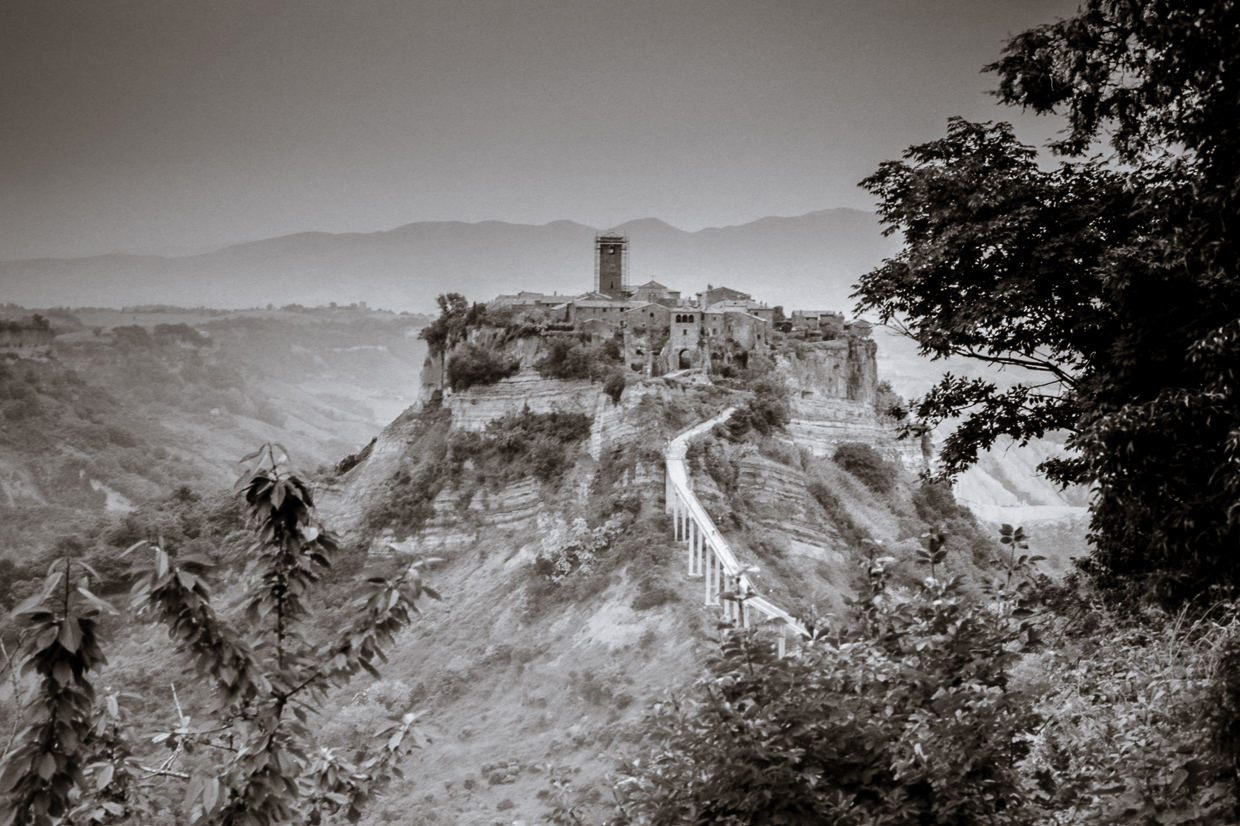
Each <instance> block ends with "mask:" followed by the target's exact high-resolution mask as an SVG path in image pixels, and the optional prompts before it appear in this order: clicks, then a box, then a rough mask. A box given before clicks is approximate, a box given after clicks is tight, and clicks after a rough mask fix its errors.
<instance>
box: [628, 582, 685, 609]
mask: <svg viewBox="0 0 1240 826" xmlns="http://www.w3.org/2000/svg"><path fill="white" fill-rule="evenodd" d="M678 599H680V594H678V593H676V591H675V590H674V589H672V588H668V587H667V586H666V585H653V586H651V587H648V588H647V589H645V590H643V591H642V592H641V593H639V594H638V595H637V596H635V597H633V602H632V604H631V605H630V606H629V607H631V608H632V609H633V610H634V611H647V610H649V609H651V608H658V607H659V606H660V605H667V604H668V603H669V602H675V601H676V600H678Z"/></svg>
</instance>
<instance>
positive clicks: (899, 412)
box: [874, 379, 908, 422]
mask: <svg viewBox="0 0 1240 826" xmlns="http://www.w3.org/2000/svg"><path fill="white" fill-rule="evenodd" d="M874 413H875V415H877V416H878V417H879V418H880V419H886V420H889V421H897V422H898V421H902V420H903V419H904V418H905V417H906V416H907V415H908V405H907V404H906V403H905V401H904V398H903V397H902V396H900V394H899V393H897V392H896V391H895V389H894V388H892V386H891V382H889V381H887V380H885V379H884V380H883V381H880V382H879V383H878V387H876V388H875V389H874Z"/></svg>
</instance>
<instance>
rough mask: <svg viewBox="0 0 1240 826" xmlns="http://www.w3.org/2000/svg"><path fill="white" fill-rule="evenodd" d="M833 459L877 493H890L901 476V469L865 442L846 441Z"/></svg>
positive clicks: (836, 451)
mask: <svg viewBox="0 0 1240 826" xmlns="http://www.w3.org/2000/svg"><path fill="white" fill-rule="evenodd" d="M831 460H832V461H833V462H835V463H836V464H837V465H839V466H840V467H842V468H843V469H844V470H846V471H848V472H849V473H850V474H852V476H853V477H854V478H856V479H857V481H859V482H861V484H863V485H865V486H866V487H867V488H869V489H870V490H872V491H874V492H875V493H890V492H891V489H892V488H893V487H895V484H896V480H897V479H898V478H899V469H898V468H896V466H895V465H893V464H892V463H891V462H888V461H887V460H886V459H884V458H883V457H882V455H880V454H879V452H878V451H877V450H875V449H874V448H873V447H871V446H870V445H867V444H865V443H863V442H845V443H844V444H842V445H840V446H839V447H837V448H836V449H835V454H834V455H832V457H831Z"/></svg>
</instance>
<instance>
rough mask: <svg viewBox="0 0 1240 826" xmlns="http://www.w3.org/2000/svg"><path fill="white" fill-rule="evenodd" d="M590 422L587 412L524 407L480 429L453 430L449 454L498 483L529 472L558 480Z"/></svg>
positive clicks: (546, 479)
mask: <svg viewBox="0 0 1240 826" xmlns="http://www.w3.org/2000/svg"><path fill="white" fill-rule="evenodd" d="M592 421H593V419H592V418H591V417H590V416H589V415H587V414H585V413H569V412H565V411H560V410H553V411H551V412H550V413H534V412H533V411H531V410H530V409H529V408H528V407H527V408H524V409H523V410H522V411H521V412H519V413H507V414H505V415H503V416H500V417H499V418H498V419H494V420H492V421H491V422H489V423H488V424H487V427H486V430H484V431H483V432H481V433H478V432H476V431H470V430H462V431H457V432H455V433H453V434H452V437H451V438H450V440H449V449H450V451H451V459H452V461H453V462H455V463H457V464H463V463H464V462H467V461H468V462H471V463H472V464H473V466H474V470H475V475H476V478H477V479H478V481H479V482H483V481H485V482H488V483H490V484H499V483H501V482H506V481H514V480H516V479H521V478H523V477H525V476H533V477H534V478H535V479H538V480H539V481H540V482H546V483H549V484H554V483H558V482H559V480H560V479H561V478H562V477H563V475H564V473H565V471H567V470H568V469H569V468H570V467H572V464H573V462H572V457H571V451H572V450H573V449H575V448H576V446H577V445H578V444H579V443H580V442H581V441H583V440H584V439H585V438H586V437H588V436H589V435H590V426H591V423H592Z"/></svg>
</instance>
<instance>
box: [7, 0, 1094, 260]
mask: <svg viewBox="0 0 1240 826" xmlns="http://www.w3.org/2000/svg"><path fill="white" fill-rule="evenodd" d="M1076 6H1077V0H752V2H735V1H734V0H701V1H699V0H653V1H651V2H646V1H645V0H643V1H642V2H620V0H613V1H612V2H601V1H596V0H508V1H507V2H499V0H489V2H470V0H449V2H423V1H422V0H393V1H392V2H381V0H332V1H331V2H324V1H323V0H72V1H69V0H3V2H0V259H12V258H28V257H37V256H66V255H84V254H91V253H98V252H105V251H113V250H125V251H158V252H169V253H174V252H178V251H193V250H196V249H197V248H203V247H208V246H210V245H222V244H225V243H228V242H233V241H240V240H249V239H255V238H264V237H269V236H273V235H280V234H285V233H291V232H298V231H302V230H326V231H333V232H340V231H374V230H381V229H389V228H391V227H394V226H398V225H401V224H405V223H409V222H412V221H422V220H464V221H480V220H487V219H499V220H505V221H515V222H522V223H545V222H548V221H553V220H557V219H561V218H567V219H571V220H574V221H579V222H581V223H585V224H590V225H593V226H599V227H603V226H608V225H612V224H618V223H621V222H623V221H626V220H629V219H632V218H638V217H646V216H653V217H658V218H662V219H663V220H665V221H667V222H669V223H671V224H673V225H676V226H679V227H681V228H684V229H699V228H701V227H704V226H719V225H727V224H737V223H743V222H746V221H750V220H753V219H756V218H760V217H762V216H765V215H797V214H802V213H805V212H809V211H812V210H816V209H823V208H827V207H836V206H852V207H859V208H864V209H869V208H871V207H872V205H873V204H872V200H871V198H870V197H869V196H868V194H867V193H865V192H863V191H862V190H860V189H859V188H857V186H856V183H857V181H859V180H860V179H861V178H863V177H865V176H866V175H868V174H870V173H871V172H873V171H874V169H875V168H876V167H877V165H878V163H879V162H881V161H883V160H885V159H888V158H894V157H898V156H899V154H900V152H901V151H902V150H903V149H904V148H905V147H907V146H908V145H909V144H911V143H915V142H920V141H924V140H930V139H933V138H935V137H938V136H940V135H941V134H942V133H943V131H944V126H945V122H946V119H947V117H948V116H950V115H954V114H958V115H963V116H965V117H969V118H973V119H1005V120H1016V121H1018V123H1020V125H1021V129H1020V134H1021V136H1022V137H1023V138H1025V139H1026V140H1028V141H1030V142H1033V143H1038V144H1041V143H1042V142H1044V141H1045V139H1046V138H1048V137H1049V136H1050V135H1051V134H1052V133H1053V131H1054V129H1055V128H1057V126H1056V125H1055V124H1054V123H1052V122H1041V121H1038V122H1034V121H1033V120H1032V119H1028V118H1022V117H1021V116H1020V113H1019V112H1017V111H1015V110H1009V109H1004V108H1001V107H998V106H997V105H996V104H995V103H994V101H993V99H992V98H990V97H989V96H987V95H985V94H984V92H985V90H987V89H989V88H992V87H993V85H994V78H993V76H990V75H983V74H981V73H980V69H981V67H982V66H983V65H984V64H986V63H988V62H990V61H992V60H994V59H996V58H997V57H998V55H999V50H1000V47H1001V44H1002V41H1003V40H1004V39H1005V38H1006V37H1007V36H1009V35H1012V34H1015V33H1017V32H1019V31H1021V30H1023V29H1025V28H1028V27H1030V26H1032V25H1035V24H1037V23H1041V22H1050V21H1052V20H1054V19H1056V18H1058V17H1063V16H1066V15H1069V14H1071V13H1072V12H1073V11H1074V10H1075V8H1076Z"/></svg>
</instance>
